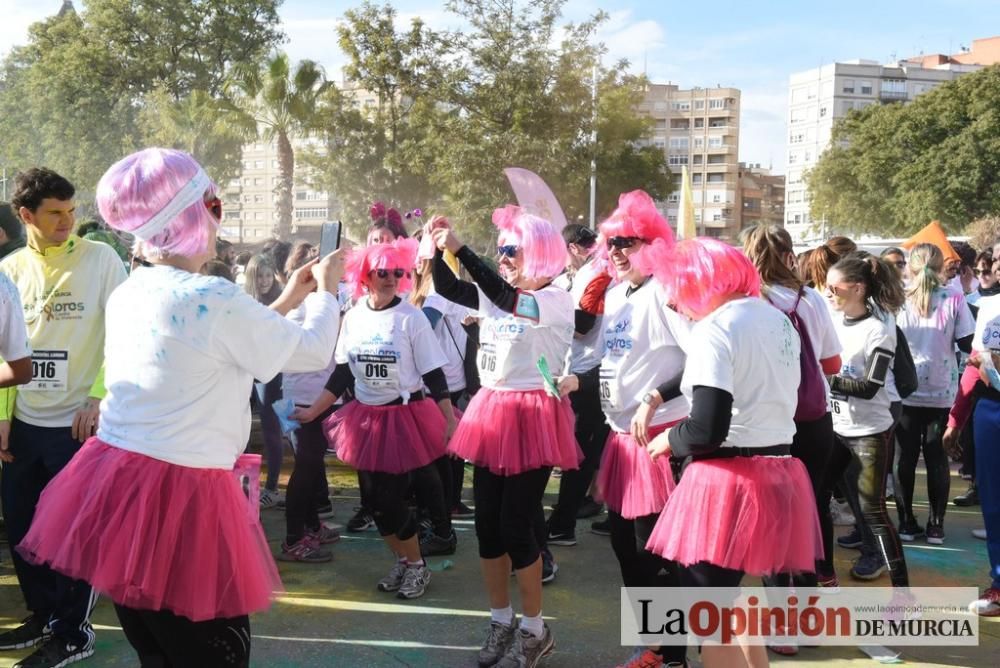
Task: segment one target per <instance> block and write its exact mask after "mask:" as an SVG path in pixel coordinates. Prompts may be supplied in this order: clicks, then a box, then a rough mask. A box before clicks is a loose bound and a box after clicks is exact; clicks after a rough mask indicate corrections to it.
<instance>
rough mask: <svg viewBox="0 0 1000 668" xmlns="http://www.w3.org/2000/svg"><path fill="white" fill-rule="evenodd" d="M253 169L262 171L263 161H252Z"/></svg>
mask: <svg viewBox="0 0 1000 668" xmlns="http://www.w3.org/2000/svg"><path fill="white" fill-rule="evenodd" d="M253 168H254V169H264V161H263V160H254V161H253Z"/></svg>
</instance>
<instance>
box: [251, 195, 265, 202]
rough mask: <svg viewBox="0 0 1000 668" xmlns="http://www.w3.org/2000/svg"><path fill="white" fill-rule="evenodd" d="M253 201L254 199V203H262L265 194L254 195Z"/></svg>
mask: <svg viewBox="0 0 1000 668" xmlns="http://www.w3.org/2000/svg"><path fill="white" fill-rule="evenodd" d="M253 201H254V204H260V203H262V202H263V201H264V196H263V195H254V196H253Z"/></svg>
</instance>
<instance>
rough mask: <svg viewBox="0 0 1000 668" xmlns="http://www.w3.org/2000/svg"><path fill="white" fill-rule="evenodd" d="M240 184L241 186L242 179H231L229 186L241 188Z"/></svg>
mask: <svg viewBox="0 0 1000 668" xmlns="http://www.w3.org/2000/svg"><path fill="white" fill-rule="evenodd" d="M239 186H240V180H239V179H229V187H230V188H239Z"/></svg>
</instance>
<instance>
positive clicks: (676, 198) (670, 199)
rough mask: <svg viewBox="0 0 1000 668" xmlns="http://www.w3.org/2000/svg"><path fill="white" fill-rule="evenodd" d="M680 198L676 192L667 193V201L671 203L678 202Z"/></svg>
mask: <svg viewBox="0 0 1000 668" xmlns="http://www.w3.org/2000/svg"><path fill="white" fill-rule="evenodd" d="M680 199H681V196H680V195H678V194H677V193H670V194H669V195H668V196H667V201H668V202H671V203H673V202H679V201H680Z"/></svg>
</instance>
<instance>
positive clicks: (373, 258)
mask: <svg viewBox="0 0 1000 668" xmlns="http://www.w3.org/2000/svg"><path fill="white" fill-rule="evenodd" d="M418 245H419V242H418V241H417V240H416V239H396V240H395V241H393V242H392V243H391V244H373V245H371V246H364V247H361V246H359V247H358V248H356V249H355V250H354V251H353V252H352V253H351V254H350V256H348V258H347V264H346V266H345V267H344V280H345V281H347V285H348V287H349V288H350V289H351V296H352V297H353V298H354V299H360V298H361V297H363V296H364V295H365V294H366V292H367V289H368V288H367V281H368V274H370V273H371V272H372V271H374V270H376V269H389V270H392V269H405V270H406V272H407V273H406V275H405V276H403V278H401V279H399V284H398V287H397V292H399V293H403V292H408V291H409V290H410V288H411V287H412V286H413V268H414V267H415V266H416V263H417V246H418Z"/></svg>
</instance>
